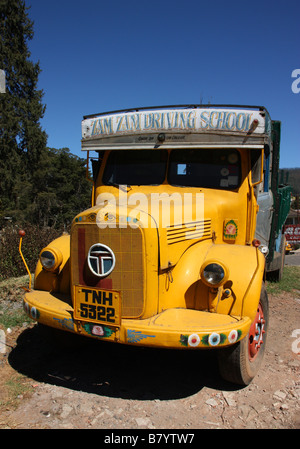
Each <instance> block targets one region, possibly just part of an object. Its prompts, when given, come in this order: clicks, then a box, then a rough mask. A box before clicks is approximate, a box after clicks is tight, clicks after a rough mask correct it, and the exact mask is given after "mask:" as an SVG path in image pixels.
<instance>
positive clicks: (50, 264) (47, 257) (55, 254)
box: [40, 248, 62, 271]
mask: <svg viewBox="0 0 300 449" xmlns="http://www.w3.org/2000/svg"><path fill="white" fill-rule="evenodd" d="M40 261H41V264H42V266H43V268H45V270H49V271H54V270H56V269H57V268H58V267H59V265H60V264H61V262H62V254H61V252H60V251H58V250H56V251H54V250H53V249H52V248H51V249H50V248H45V249H44V250H43V251H42V252H41V254H40Z"/></svg>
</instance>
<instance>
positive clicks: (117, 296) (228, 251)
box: [20, 105, 285, 385]
mask: <svg viewBox="0 0 300 449" xmlns="http://www.w3.org/2000/svg"><path fill="white" fill-rule="evenodd" d="M279 138H280V122H274V121H272V120H271V119H270V116H269V114H268V112H267V110H266V109H265V108H264V107H250V106H226V105H218V106H214V105H207V106H204V105H200V106H194V105H186V106H182V105H181V106H166V107H151V108H142V109H133V110H126V111H124V110H122V111H113V112H109V113H101V114H95V115H92V116H85V117H84V118H83V121H82V150H83V151H86V152H87V167H88V165H89V161H90V160H91V161H92V172H93V190H92V201H91V207H90V208H89V209H87V210H85V211H83V212H80V213H79V214H78V215H77V216H76V217H75V218H74V220H73V223H72V228H71V232H70V235H62V236H61V237H59V238H58V239H56V240H55V241H53V242H51V243H50V244H49V245H47V247H45V248H43V249H42V251H41V253H40V257H39V261H38V263H37V267H36V271H35V276H34V288H31V285H30V286H29V288H28V291H27V292H26V293H25V296H24V309H25V311H26V313H27V314H28V315H29V316H31V317H32V318H33V319H34V320H37V321H38V322H39V323H42V324H44V325H46V326H50V327H53V328H58V329H62V330H65V331H67V332H73V333H77V334H81V335H84V336H87V337H91V338H95V339H99V340H103V341H104V340H105V341H108V342H114V343H121V344H122V343H123V344H127V345H137V346H138V345H140V346H151V347H158V348H162V347H164V348H169V349H170V350H174V351H175V350H207V349H211V350H215V351H216V354H217V357H218V360H219V367H220V373H221V375H222V376H223V377H224V378H225V379H226V380H228V381H231V382H234V383H237V384H242V385H247V384H249V383H250V382H251V380H252V379H253V378H254V376H255V375H256V373H257V371H258V369H259V367H260V365H261V362H262V359H263V354H264V350H265V345H266V335H267V329H268V298H267V293H266V289H265V286H264V281H265V278H266V273H267V271H272V272H273V274H274V273H275V274H277V276H278V277H280V273H281V272H282V267H283V259H282V257H283V256H282V254H284V246H283V251H281V250H280V247H281V246H282V245H283V237H282V233H281V228H282V224H283V223H282V224H281V222H280V220H279V218H280V219H281V221H282V220H283V215H284V214H283V215H282V213H281V215H280V214H278V213H277V211H278V210H279V209H282V204H283V203H284V202H283V201H281V202H280V198H281V197H280V195H279V190H280V187H279V186H278V185H277V184H276V183H278V179H277V178H278V176H277V178H276V179H277V181H276V179H275V174H276V173H277V172H278V157H279ZM91 152H93V153H94V154H95V155H96V157H92V158H91V157H90V154H91ZM278 198H279V200H278ZM67 200H68V199H67V198H66V201H67ZM278 201H279V202H280V204H279V202H278ZM278 208H279V209H278ZM284 213H285V212H284ZM279 215H280V217H279ZM20 252H21V241H20ZM99 350H101V348H99Z"/></svg>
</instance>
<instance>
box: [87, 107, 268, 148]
mask: <svg viewBox="0 0 300 449" xmlns="http://www.w3.org/2000/svg"><path fill="white" fill-rule="evenodd" d="M269 128H270V118H269V114H268V112H267V111H266V110H265V109H264V108H262V107H252V108H250V107H246V106H245V107H240V108H239V107H230V106H227V107H225V106H224V107H222V106H205V107H204V106H203V107H202V106H199V107H198V106H197V107H196V106H193V107H192V106H174V107H171V106H168V107H164V108H162V107H157V108H147V109H146V108H145V109H134V110H129V111H128V110H127V111H115V112H111V113H103V114H97V115H93V116H86V117H84V119H83V121H82V149H83V150H101V149H121V148H122V149H126V148H127V147H128V148H129V147H130V148H133V147H136V148H139V149H141V148H158V147H160V146H162V145H163V146H164V147H165V148H174V147H178V146H181V147H195V146H199V145H200V146H201V145H202V146H207V145H209V146H217V147H220V146H222V147H224V146H226V145H228V146H230V147H232V146H247V147H253V146H255V147H256V148H257V146H263V144H264V143H265V139H266V138H267V137H268V134H269Z"/></svg>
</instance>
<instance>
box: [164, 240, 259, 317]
mask: <svg viewBox="0 0 300 449" xmlns="http://www.w3.org/2000/svg"><path fill="white" fill-rule="evenodd" d="M208 261H215V262H218V261H220V262H222V263H223V264H225V265H226V267H227V268H228V271H229V276H228V280H227V281H226V283H225V284H224V285H223V286H221V287H219V288H217V289H215V288H210V287H207V286H206V285H205V284H204V283H203V282H202V280H201V276H200V269H201V267H202V265H203V264H204V263H206V262H208ZM264 268H265V258H264V256H263V255H262V254H261V252H260V251H259V250H258V249H257V248H254V247H252V246H242V245H227V244H220V245H218V244H214V243H211V242H200V243H198V244H196V245H193V246H191V247H190V248H189V249H188V250H187V251H186V252H185V253H184V254H183V256H182V257H181V259H180V260H179V262H178V263H177V264H176V266H175V267H174V269H173V270H172V272H171V273H170V274H169V275H168V274H166V275H165V276H166V278H165V280H164V281H162V282H161V284H162V283H163V282H164V284H165V288H164V289H162V293H161V296H160V309H161V310H162V309H167V308H171V307H186V308H192V309H197V310H209V311H211V312H217V313H221V314H226V315H227V314H230V315H235V316H248V317H249V318H250V319H251V320H253V319H254V317H255V314H256V309H257V305H258V302H259V298H260V291H261V285H262V280H263V274H264ZM170 279H171V281H170ZM228 292H229V294H228Z"/></svg>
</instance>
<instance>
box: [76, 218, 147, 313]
mask: <svg viewBox="0 0 300 449" xmlns="http://www.w3.org/2000/svg"><path fill="white" fill-rule="evenodd" d="M95 243H100V244H104V245H106V246H108V247H109V248H110V249H111V250H112V251H113V253H114V255H115V259H116V264H115V268H114V269H113V271H112V272H111V273H110V274H109V275H108V276H107V277H105V278H102V279H101V278H99V277H97V276H94V275H93V274H92V273H91V270H90V269H89V266H88V263H87V256H88V251H89V249H90V247H91V246H92V245H94V244H95ZM71 272H72V278H71V279H72V284H73V285H86V286H89V287H98V288H103V289H108V290H118V291H120V292H121V296H122V316H123V317H126V318H137V317H139V316H140V315H141V314H142V312H143V309H144V268H143V236H142V231H141V230H140V228H138V227H136V228H131V227H129V226H128V227H126V228H118V227H116V228H109V227H107V228H105V229H100V228H99V227H98V226H97V225H95V224H92V223H91V224H90V223H86V224H84V225H81V224H78V225H77V224H76V225H74V226H73V229H72V234H71Z"/></svg>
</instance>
